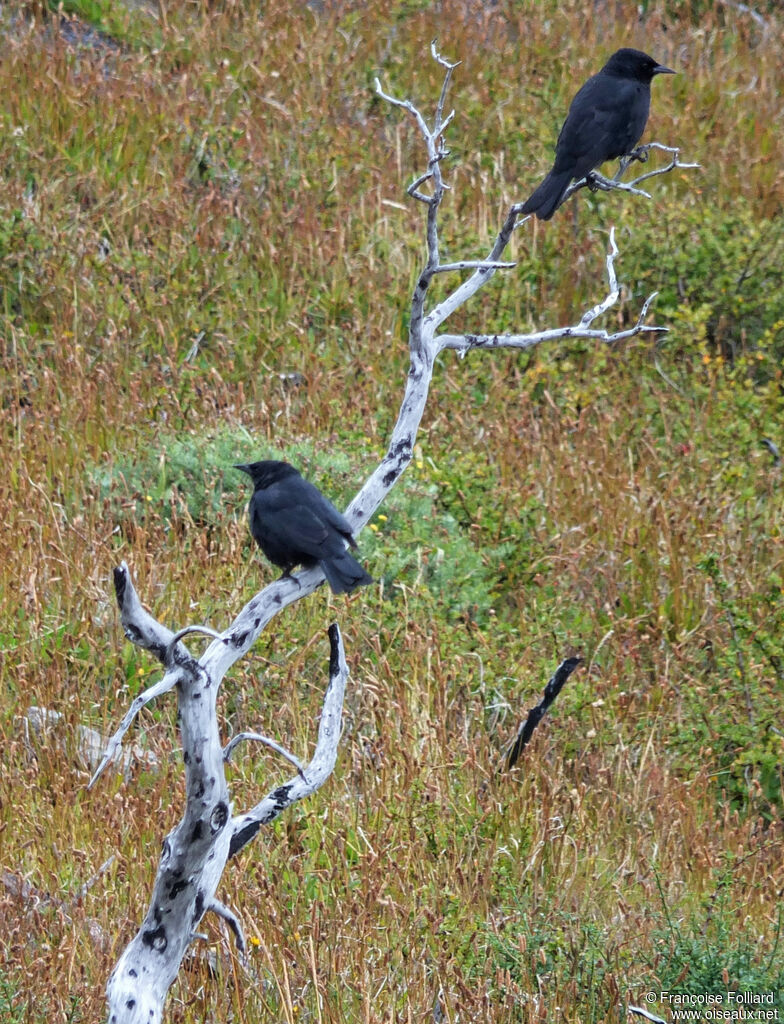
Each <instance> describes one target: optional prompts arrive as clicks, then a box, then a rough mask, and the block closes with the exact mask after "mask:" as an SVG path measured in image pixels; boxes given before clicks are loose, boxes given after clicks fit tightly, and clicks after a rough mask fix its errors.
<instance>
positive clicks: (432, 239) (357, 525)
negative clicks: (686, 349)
mask: <svg viewBox="0 0 784 1024" xmlns="http://www.w3.org/2000/svg"><path fill="white" fill-rule="evenodd" d="M432 55H433V58H434V60H436V61H437V62H438V63H439V64H440V65H441V66H442V67H443V69H444V81H443V86H442V88H441V93H440V96H439V98H438V101H437V104H436V109H435V114H434V118H433V122H432V124H431V125H429V124H428V123H427V121H426V120H425V118H424V116H423V115H422V114H421V113H420V111H419V109H418V108H417V107H416V106H415V105H414V104H413V103H411V102H410V101H409V100H400V99H396V98H394V97H393V96H390V95H388V94H387V93H385V92H384V91H383V90H382V88H381V85H380V84H379V83H378V81H377V82H376V91H377V93H378V95H379V97H381V99H383V100H385V101H386V102H388V103H390V104H392V105H394V106H397V107H401V108H403V109H404V110H406V111H407V112H408V113H409V114H410V115H411V116H412V118H413V119H414V121H415V123H416V125H417V127H418V129H419V133H420V134H421V136H422V139H423V141H424V144H425V150H426V157H427V163H426V169H425V170H424V172H423V173H422V174H421V175H420V176H419V177H417V179H416V180H415V181H414V182H413V183H412V184H411V185H410V186H409V188H408V195H409V196H411V198H413V199H414V200H416V201H418V202H420V203H422V204H423V205H424V207H425V209H426V251H427V258H426V260H425V264H424V267H423V268H422V271H421V272H420V274H419V278H418V280H417V283H416V286H415V288H414V293H413V296H412V299H411V317H410V327H409V348H410V360H411V362H410V369H409V372H408V378H407V380H406V386H405V392H404V395H403V400H402V403H401V406H400V412H399V415H398V419H397V422H396V424H395V426H394V429H393V431H392V435H391V437H390V440H389V445H388V447H387V451H386V454H385V455H384V457H383V459H382V460H381V462H380V464H379V465H378V467H377V469H376V470H375V471H374V472H373V473H372V474H371V475H370V477H369V478H368V479H367V481H366V482H365V484H364V485H363V487H362V489H361V490H360V491H359V493H358V494H357V495H356V497H355V498H354V500H353V501H352V502H351V504H350V505H349V507H348V509H347V510H346V517H347V519H348V521H349V523H350V524H351V527H352V529H353V531H354V534H355V535H356V534H358V533H359V532H360V531H361V530H362V528H363V527H364V526H365V525H366V524H367V523H368V521H369V520H370V518H371V517H372V516H373V514H374V513H375V511H376V509H377V508H378V507H379V506H380V505H381V503H382V502H383V500H384V498H385V497H386V495H387V494H388V493H389V491H390V490H391V488H392V487H394V485H395V484H396V483H397V481H398V479H399V478H400V475H401V474H402V473H403V471H404V470H405V468H406V466H408V464H409V462H410V461H411V458H412V454H413V451H414V442H415V439H416V436H417V431H418V429H419V424H420V422H421V420H422V415H423V413H424V411H425V405H426V403H427V397H428V392H429V389H430V383H431V380H432V376H433V369H434V366H435V362H436V358H437V356H438V355H439V353H441V352H442V351H444V350H445V349H451V350H452V351H455V352H457V353H458V354H459V355H461V356H463V355H466V354H467V353H468V352H470V351H471V350H472V349H502V348H506V349H529V348H532V347H534V346H535V345H539V344H541V343H542V342H547V341H553V340H555V339H570V338H580V339H585V338H593V339H596V340H597V341H601V342H604V343H605V344H612V343H613V342H617V341H620V340H622V339H624V338H631V337H633V336H635V335H640V334H643V333H654V334H655V333H659V332H662V331H664V330H665V328H663V327H655V326H648V325H647V324H646V323H645V320H646V317H647V313H648V308H649V305H650V303H651V300H652V299H653V297H654V296H653V295H651V296H650V297H649V298H648V299H647V300H646V301H645V302H644V303H643V305H642V308H641V310H640V313H639V316H638V317H637V320H636V321H635V323H634V325H633V326H632V327H630V328H629V329H628V330H624V331H618V332H615V333H611V332H608V331H607V330H604V329H602V328H600V327H595V326H594V323H595V321H596V320H597V319H598V318H599V317H600V316H602V314H604V313H606V312H607V311H608V310H609V309H610V308H611V307H612V306H613V305H615V303H617V301H618V298H619V294H620V290H619V286H618V281H617V278H616V272H615V260H616V257H617V255H618V249H617V246H616V244H615V238H614V234H613V232H611V233H610V247H609V252H608V253H607V255H606V260H605V265H606V272H607V277H608V286H609V287H608V291H607V294H606V295H605V297H604V299H602V301H601V302H598V303H597V304H596V305H594V306H592V307H591V308H590V309H588V310H586V311H585V312H584V313H583V314H582V316H581V317H580V318H579V319H578V320H577V322H576V323H574V324H572V325H569V326H563V327H553V328H550V329H549V330H544V331H538V332H536V333H534V334H487V333H483V332H477V333H471V334H448V333H443V332H442V331H441V328H442V327H443V325H444V323H445V322H446V321H447V320H448V319H449V317H450V316H451V315H452V314H453V313H454V312H455V310H457V309H458V308H459V307H461V306H462V305H463V304H464V303H466V302H467V301H468V300H469V299H470V298H471V297H472V296H473V295H474V294H475V293H476V292H477V291H478V290H479V289H480V288H482V287H483V286H485V285H486V284H487V283H488V282H489V281H490V280H491V278H492V277H493V276H494V274H495V273H496V272H497V271H509V270H511V269H512V268H513V267H514V263H509V262H505V261H502V259H501V257H502V255H503V252H504V250H505V248H506V246H507V244H508V242H509V239H510V237H511V235H512V232H513V231H515V229H517V228H519V227H520V225H521V223H523V221H521V220H520V213H519V211H520V206H519V205H514V206H512V207H511V209H510V210H509V213H508V216H507V217H506V220H505V221H504V223H503V225H502V227H501V230H500V232H499V234H498V237H497V238H496V240H495V243H494V244H493V246H492V248H491V250H490V252H489V253H488V255H487V256H486V257H485V258H484V259H471V260H461V261H459V262H452V263H442V261H441V256H440V250H439V230H438V214H439V209H440V207H441V203H442V202H443V200H444V197H445V195H446V194H447V191H446V190H447V186H446V184H445V182H444V177H443V169H442V168H443V164H444V161H445V159H446V158H447V156H448V150H447V148H446V145H445V134H446V131H447V128H448V127H449V125H450V123H451V121H452V119H453V116H454V112H452V113H449V114H447V115H445V114H444V106H445V102H446V97H447V92H448V89H449V86H450V83H451V80H452V74H453V71H454V69H455V67H457V65H456V64H450V63H448V62H447V61H446V60H444V59H443V58H442V57H441V56H440V55H439V54H438V53H437V51H436V49H435V46H433V48H432ZM670 152H671V154H672V160H671V162H670V163H669V165H667V166H666V167H663V168H661V169H660V170H658V171H653V172H649V173H648V174H647V175H646V176H645V177H650V176H651V175H652V174H663V173H666V172H667V171H670V170H672V169H673V168H674V167H688V166H695V165H690V164H682V163H680V161H679V160H678V153H677V151H675V150H671V151H670ZM640 180H641V179H637V181H633V182H631V183H630V184H629V185H623V186H621V185H619V184H618V183H613V182H609V183H607V182H605V186H606V187H608V188H613V187H622V188H624V189H626V190H627V191H629V190H637V189H636V186H637V184H638V183H639V181H640ZM585 184H586V182H577V183H575V185H574V186H573V188H572V191H576V190H577V189H578V188H581V187H583V186H584V185H585ZM605 186H603V187H605ZM637 191H639V190H637ZM466 272H469V273H468V276H467V277H465V279H464V280H462V281H461V283H460V284H458V285H457V287H455V288H454V290H453V291H452V292H451V293H449V294H448V295H447V297H446V298H444V299H443V300H442V301H441V302H439V303H437V304H435V305H429V304H428V297H429V289H430V285H431V283H432V281H433V278H434V277H435V276H436V274H453V275H456V276H463V275H464V274H465V273H466ZM323 582H324V577H323V574H322V572H321V570H320V569H319V568H318V567H316V568H313V569H310V570H307V571H305V572H301V573H299V574H298V575H297V576H296V577H295V578H288V579H280V580H278V581H277V582H275V583H273V584H271V585H270V586H268V587H266V588H265V589H263V590H262V591H260V592H259V593H257V594H256V595H255V596H254V597H253V598H251V600H250V601H249V602H248V603H247V604H246V605H245V607H244V608H243V609H242V610H241V611H240V613H239V614H238V615H237V617H236V618H235V619H234V621H233V622H232V623H231V624H230V625H229V626H228V627H227V628H226V629H225V630H224V631H223V632H222V633H216V632H214V631H213V630H208V629H206V628H205V627H203V626H188V627H186V628H185V629H181V630H180V631H179V632H173V631H172V630H170V629H168V628H167V627H166V626H164V625H162V624H161V623H160V622H158V621H157V620H156V619H155V618H154V617H153V616H152V615H150V614H149V612H147V611H146V610H145V609H144V608H143V607H142V605H141V602H140V601H139V598H138V596H137V594H136V591H135V589H134V587H133V583H132V581H131V576H130V572H129V569H128V567H127V565H125V564H124V563H123V564H122V565H121V566H119V567H118V568H117V569H115V572H114V586H115V592H116V596H117V603H118V605H119V609H120V615H121V620H122V624H123V628H124V630H125V634H126V636H127V637H128V639H129V640H130V641H131V642H132V643H134V644H136V645H137V646H139V647H142V648H145V649H146V650H148V651H149V652H150V653H151V654H153V655H154V656H155V657H156V658H157V659H158V660H159V661H160V662H161V664H162V666H163V670H164V672H163V676H162V678H161V679H160V680H159V681H158V682H157V683H155V684H154V685H152V686H150V687H149V688H148V689H147V690H145V691H144V692H143V693H142V694H140V695H139V696H138V697H137V698H136V699H135V700H134V701H133V703H132V704H131V706H130V708H129V709H128V712H127V713H126V715H125V717H124V718H123V720H122V722H121V723H120V725H119V727H118V729H117V731H116V732H115V734H114V736H113V737H112V738H111V740H110V741H109V743H108V746H107V749H106V751H105V754H104V757H103V760H102V762H101V764H100V765H99V767H98V769H97V770H96V772H95V775H94V776H93V779H92V780H91V783H90V785H91V786H92V785H93V784H94V783H95V782H96V780H97V779H98V777H99V776H100V775H101V773H102V772H103V771H104V769H105V768H106V766H107V765H108V764H109V763H110V762H111V760H112V759H113V758H114V757H115V756H116V755H117V754H118V752H119V750H120V745H121V742H122V739H123V736H124V735H125V733H126V731H127V729H128V727H129V726H130V725H131V723H132V721H133V719H134V718H135V716H136V715H137V714H138V713H139V711H140V710H141V709H142V708H143V707H144V706H145V705H147V704H149V703H150V701H152V700H154V699H155V698H157V697H160V696H162V695H163V694H165V693H169V692H170V691H172V690H174V691H175V692H176V695H177V702H178V712H179V714H178V719H179V723H180V733H181V741H182V751H183V762H184V765H185V783H186V803H185V811H184V814H183V817H182V820H181V821H180V822H179V824H178V825H177V826H176V827H175V828H174V829H173V830H172V832H170V833H169V835H168V836H167V837H166V838H165V839H164V841H163V849H162V853H161V859H160V863H159V865H158V872H157V876H156V879H155V884H154V888H153V893H152V898H151V901H150V906H149V910H148V912H147V915H146V917H145V919H144V921H143V922H142V924H141V926H140V928H139V930H138V932H137V933H136V935H135V936H134V938H133V939H132V940H131V942H130V943H129V944H128V946H127V947H126V949H125V950H124V952H123V953H122V955H121V957H120V959H119V961H118V963H117V964H116V966H115V968H114V970H113V971H112V974H111V977H110V978H109V982H108V985H107V998H108V1007H109V1017H108V1019H109V1020H110V1021H112V1022H114V1024H156V1022H158V1021H161V1020H162V1016H163V1007H164V1003H165V1000H166V996H167V993H168V991H169V988H170V986H171V984H172V982H173V981H174V979H175V977H176V976H177V973H178V971H179V969H180V965H181V962H182V959H183V956H184V955H185V952H186V950H187V949H188V946H189V944H190V942H191V941H192V939H193V937H194V935H195V933H196V929H197V928H198V925H199V922H200V921H201V919H202V918H203V916H204V915H205V914H206V913H207V912H208V911H212V912H213V913H215V914H217V915H219V916H220V917H222V918H223V919H224V920H225V921H227V922H228V924H229V926H230V927H231V929H232V931H233V933H234V935H235V938H236V942H237V947H238V949H239V950H240V953H241V954H242V952H243V950H244V939H243V934H242V927H241V925H240V922H239V921H238V920H237V918H236V916H235V914H234V913H233V912H232V911H231V910H230V909H229V908H228V907H227V906H226V905H225V904H224V903H222V902H221V901H220V900H219V899H218V898H217V896H216V893H217V889H218V883H219V882H220V879H221V876H222V874H223V870H224V868H225V866H226V862H227V861H228V859H229V858H230V857H232V856H234V855H235V854H236V853H238V852H239V851H240V850H241V849H242V848H243V847H244V846H246V845H247V844H248V843H249V842H250V841H251V840H252V839H253V838H254V837H255V835H256V834H257V832H258V831H259V829H260V828H261V827H262V825H266V824H267V823H269V822H270V821H272V819H273V818H275V817H277V815H279V814H280V813H281V812H282V811H284V810H286V809H287V808H288V807H290V806H291V804H292V803H294V802H295V801H296V800H300V799H302V798H303V797H305V796H308V795H310V794H312V793H313V792H314V791H315V790H316V789H318V788H319V786H321V785H322V784H323V783H324V781H325V780H326V779H327V778H328V777H329V775H330V774H331V772H332V770H333V768H334V765H335V760H336V757H337V746H338V741H339V738H340V724H341V715H342V707H343V695H344V690H345V686H346V680H347V677H348V670H347V667H346V661H345V656H344V651H343V645H342V641H341V636H340V631H339V629H338V627H337V626H336V625H333V626H331V627H330V630H329V637H330V645H331V649H330V658H329V684H328V686H327V691H326V695H325V698H324V705H323V709H322V714H321V722H320V727H319V733H318V741H317V744H316V749H315V753H314V755H313V757H312V758H311V760H310V762H309V763H308V764H307V765H305V766H302V765H300V764H299V762H297V760H296V758H294V757H293V755H291V754H288V753H286V752H285V751H280V748H279V747H277V745H276V744H273V743H272V741H270V740H267V739H266V738H265V737H263V736H259V735H257V734H255V733H253V734H243V735H241V736H238V737H235V738H234V739H232V740H231V741H230V742H229V743H228V744H227V745H226V746H224V745H223V744H222V741H221V732H220V726H219V722H218V716H217V710H216V702H217V696H218V691H219V689H220V686H221V683H222V681H223V678H224V676H225V674H226V672H227V671H228V670H229V668H231V666H232V665H233V664H234V663H235V662H236V661H237V660H238V659H239V658H241V657H243V656H244V655H245V654H247V652H248V651H249V650H250V648H251V647H252V646H253V644H254V643H255V642H256V640H257V639H258V637H259V634H260V633H261V632H262V630H264V629H265V627H266V626H267V625H268V624H269V623H270V621H271V620H272V619H273V618H274V617H275V616H276V615H277V614H278V612H280V611H281V609H283V608H285V607H286V606H287V605H289V604H291V603H292V602H294V601H300V600H302V599H303V598H304V597H306V596H307V595H308V594H310V593H312V592H313V590H315V588H316V587H318V586H320V585H321V584H322V583H323ZM190 633H209V634H210V635H211V636H212V637H213V640H212V642H211V643H210V645H209V646H208V647H207V649H206V651H205V652H204V653H203V654H202V655H201V657H199V658H196V657H194V656H192V655H191V654H190V652H189V651H188V649H187V648H186V646H185V644H184V643H183V640H184V638H185V637H186V636H187V635H189V634H190ZM243 740H247V741H253V740H256V741H260V742H264V743H268V744H269V745H271V746H275V747H276V749H278V750H279V751H280V752H281V753H283V754H284V755H285V756H286V757H287V758H288V759H289V760H290V761H292V762H294V764H295V765H296V772H295V773H294V774H293V775H292V777H291V778H290V779H289V780H288V781H286V782H284V783H282V784H281V785H278V786H277V787H276V788H274V789H273V790H272V791H271V792H270V793H269V795H268V796H267V797H265V799H264V800H262V801H261V802H260V803H258V804H257V805H256V806H255V807H252V808H250V809H248V810H245V811H242V812H241V813H238V814H235V813H234V812H233V809H232V801H231V799H230V796H229V791H228V786H227V783H226V777H225V772H224V765H225V763H226V761H227V760H228V759H229V757H230V755H231V752H232V750H233V749H234V747H235V746H236V744H237V743H239V742H241V741H243Z"/></svg>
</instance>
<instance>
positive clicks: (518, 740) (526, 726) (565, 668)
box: [506, 658, 583, 769]
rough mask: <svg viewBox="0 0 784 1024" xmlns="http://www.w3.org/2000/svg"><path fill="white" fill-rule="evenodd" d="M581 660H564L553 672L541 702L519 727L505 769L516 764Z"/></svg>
mask: <svg viewBox="0 0 784 1024" xmlns="http://www.w3.org/2000/svg"><path fill="white" fill-rule="evenodd" d="M582 660H583V659H582V658H566V659H565V660H564V661H562V662H561V664H560V665H559V666H558V668H557V669H556V670H555V674H554V675H553V677H552V678H551V679H550V681H549V683H548V684H547V686H545V688H544V695H543V697H542V700H541V702H540V703H539V704H537V705H536V707H535V708H531V710H530V711H529V712H528V718H526V720H525V721H524V722H523V724H522V725H521V726H520V730H519V732H518V733H517V736H516V737H515V741H514V743H513V744H512V746H511V748H510V750H509V753H508V754H507V757H506V767H507V769H510V768H514V766H515V765H516V764H517V762H518V761H519V759H520V755H521V754H522V752H523V751H524V750H525V748H526V747H527V746H528V744H529V742H530V740H531V737H532V736H533V734H534V729H535V728H536V727H537V725H539V723H540V722H541V720H542V719H543V718H544V715H545V712H546V711H547V709H548V708H549V707H550V705H551V704H552V703H553V701H554V700H555V698H556V697H557V696H558V694H559V693H560V692H561V690H562V688H563V685H564V683H565V682H566V680H567V679H568V678H569V676H570V675H571V674H572V672H574V670H575V669H576V668H577V666H578V665H579V664H580V662H581V661H582Z"/></svg>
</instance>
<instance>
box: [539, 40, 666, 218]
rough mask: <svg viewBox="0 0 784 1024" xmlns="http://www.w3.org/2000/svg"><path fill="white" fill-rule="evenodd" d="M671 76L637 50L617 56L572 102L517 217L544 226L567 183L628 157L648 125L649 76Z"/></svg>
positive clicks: (614, 55)
mask: <svg viewBox="0 0 784 1024" xmlns="http://www.w3.org/2000/svg"><path fill="white" fill-rule="evenodd" d="M674 74H675V72H674V71H673V70H672V69H671V68H666V67H664V65H663V64H659V63H657V62H656V61H655V60H654V59H653V57H649V56H648V54H647V53H643V52H642V51H641V50H631V49H629V48H625V49H623V50H618V51H616V53H614V54H613V55H612V57H610V59H609V60H608V61H607V63H606V64H605V65H604V67H603V68H602V70H601V71H600V72H599V73H598V74H596V75H593V76H592V77H591V78H589V79H588V81H587V82H586V83H585V85H583V87H582V88H581V89H580V90H579V92H578V93H577V95H576V96H575V97H574V99H573V100H572V103H571V106H570V107H569V113H568V114H567V116H566V120H565V121H564V124H563V127H562V128H561V132H560V134H559V136H558V142H557V143H556V146H555V163H554V164H553V168H552V170H551V171H550V173H549V174H548V175H547V177H546V178H545V179H544V181H543V182H542V184H541V185H540V186H539V187H538V188H537V189H536V191H535V192H534V193H533V195H532V196H531V197H530V198H529V199H528V200H527V201H526V203H525V204H524V205H523V208H522V212H523V213H524V214H528V213H535V214H536V216H537V217H538V218H539V219H540V220H549V219H550V218H551V217H552V215H553V214H554V213H555V211H556V210H557V209H558V207H559V206H560V205H561V203H562V202H563V197H564V193H565V192H566V190H567V188H568V187H569V185H570V183H571V182H572V181H575V180H579V179H580V178H584V177H585V176H586V175H587V174H590V173H591V171H593V170H594V168H596V167H599V166H600V164H603V163H604V162H605V161H606V160H615V159H620V158H621V157H622V156H626V155H627V154H628V153H631V151H632V150H633V149H634V147H635V146H636V145H637V143H638V142H639V141H640V139H641V138H642V133H643V132H644V131H645V125H646V124H647V121H648V114H649V112H650V109H651V82H652V81H653V78H654V76H655V75H674Z"/></svg>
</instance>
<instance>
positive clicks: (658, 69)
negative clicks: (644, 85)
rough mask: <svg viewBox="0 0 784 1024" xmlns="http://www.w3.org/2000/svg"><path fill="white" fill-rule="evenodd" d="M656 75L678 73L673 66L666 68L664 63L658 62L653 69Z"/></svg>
mask: <svg viewBox="0 0 784 1024" xmlns="http://www.w3.org/2000/svg"><path fill="white" fill-rule="evenodd" d="M653 73H654V75H677V74H678V72H677V71H673V70H672V68H666V67H665V66H664V65H663V64H657V65H656V67H655V68H654V69H653Z"/></svg>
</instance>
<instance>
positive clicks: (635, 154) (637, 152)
mask: <svg viewBox="0 0 784 1024" xmlns="http://www.w3.org/2000/svg"><path fill="white" fill-rule="evenodd" d="M649 152H650V146H637V147H635V148H634V149H633V150H632V151H631V153H627V154H626V158H625V159H626V162H627V163H629V164H630V163H632V162H633V161H634V160H639V161H640V163H641V164H645V163H647V162H648V154H649Z"/></svg>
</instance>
